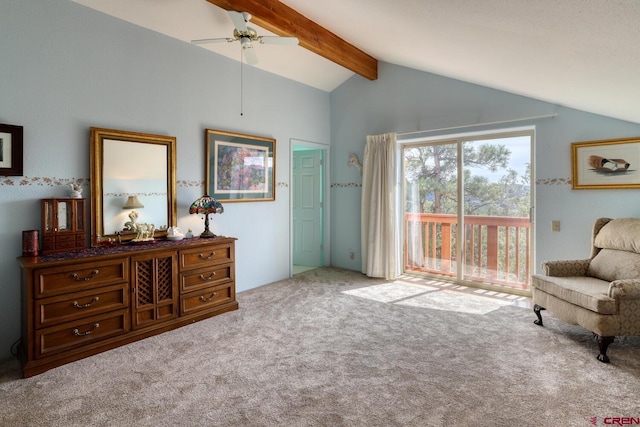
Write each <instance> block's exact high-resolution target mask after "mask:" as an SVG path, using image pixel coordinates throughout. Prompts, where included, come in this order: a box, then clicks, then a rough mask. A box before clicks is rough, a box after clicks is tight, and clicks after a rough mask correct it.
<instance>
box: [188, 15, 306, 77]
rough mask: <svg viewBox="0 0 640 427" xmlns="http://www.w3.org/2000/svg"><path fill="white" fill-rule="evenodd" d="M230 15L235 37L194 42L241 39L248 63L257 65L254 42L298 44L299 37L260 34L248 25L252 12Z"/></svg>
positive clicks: (218, 41)
mask: <svg viewBox="0 0 640 427" xmlns="http://www.w3.org/2000/svg"><path fill="white" fill-rule="evenodd" d="M229 17H230V18H231V21H232V22H233V26H234V27H235V29H234V30H233V37H227V38H215V39H200V40H191V43H193V44H208V43H220V42H229V43H230V42H235V41H239V42H240V46H241V47H242V52H243V53H244V56H245V58H246V59H247V63H248V64H250V65H255V64H257V63H258V56H257V55H256V53H255V51H254V50H253V44H252V42H255V41H257V42H259V43H262V44H279V45H297V44H298V38H297V37H279V36H259V35H258V33H257V32H256V30H255V29H253V28H251V27H249V26H247V24H248V23H249V20H250V19H251V14H250V13H248V12H235V11H229Z"/></svg>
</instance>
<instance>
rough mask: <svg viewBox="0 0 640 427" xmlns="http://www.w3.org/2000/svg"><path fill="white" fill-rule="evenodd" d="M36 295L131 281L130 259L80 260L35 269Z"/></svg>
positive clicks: (74, 290) (45, 295) (46, 295)
mask: <svg viewBox="0 0 640 427" xmlns="http://www.w3.org/2000/svg"><path fill="white" fill-rule="evenodd" d="M34 274H35V280H34V282H35V284H36V289H35V297H36V298H42V297H48V296H54V295H61V294H64V293H68V292H77V291H82V290H86V289H94V288H96V287H99V286H107V285H114V284H117V283H122V282H128V281H129V260H128V258H120V259H114V260H109V261H98V262H79V263H77V264H75V265H69V266H64V267H55V268H48V269H40V270H35V271H34Z"/></svg>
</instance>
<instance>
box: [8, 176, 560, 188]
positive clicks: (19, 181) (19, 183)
mask: <svg viewBox="0 0 640 427" xmlns="http://www.w3.org/2000/svg"><path fill="white" fill-rule="evenodd" d="M89 182H90V180H89V178H57V177H29V176H19V177H0V186H4V187H25V186H36V187H57V186H60V185H63V186H67V187H68V186H69V185H70V184H74V185H80V186H81V187H88V186H89ZM571 182H572V181H571V178H540V179H537V180H536V185H556V186H557V185H571ZM176 184H177V186H178V187H185V188H188V187H201V188H202V187H204V181H196V180H191V181H190V180H184V179H179V180H177V181H176ZM276 186H277V187H278V188H288V187H289V183H287V182H283V181H280V182H278V183H276ZM359 187H362V184H361V183H357V182H334V183H332V184H331V188H359Z"/></svg>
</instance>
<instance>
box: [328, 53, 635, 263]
mask: <svg viewBox="0 0 640 427" xmlns="http://www.w3.org/2000/svg"><path fill="white" fill-rule="evenodd" d="M470 66H472V65H470ZM378 72H379V78H378V80H376V81H366V80H364V79H362V78H358V77H353V78H351V79H350V80H348V81H347V82H345V83H344V84H342V85H341V86H340V87H339V88H337V89H336V90H334V91H333V92H332V94H331V144H332V147H331V156H332V158H331V164H332V181H331V264H332V265H334V266H337V267H343V268H348V269H352V270H360V268H361V252H360V196H361V188H360V187H359V186H358V185H360V184H361V182H362V180H361V178H360V176H359V174H358V172H357V170H356V169H355V168H354V167H350V166H348V165H347V160H348V157H349V154H350V153H356V154H357V155H358V156H359V157H360V159H362V156H363V152H364V146H365V141H366V135H376V134H381V133H386V132H398V133H405V132H414V131H418V130H427V129H440V128H447V127H455V126H465V125H469V124H475V123H489V122H495V121H502V120H511V119H517V118H524V117H531V116H541V115H546V114H553V113H557V114H558V115H557V117H555V118H552V119H549V118H547V119H539V120H533V121H523V122H514V123H509V124H502V125H494V126H484V127H477V128H475V129H473V128H464V129H460V130H450V131H442V132H439V133H430V134H429V136H433V135H437V134H446V133H459V132H462V131H470V130H485V129H499V128H505V127H516V126H525V125H526V126H531V125H534V126H535V127H536V155H535V168H536V171H535V173H536V187H535V191H536V200H535V205H536V217H537V220H536V229H535V230H536V233H535V237H536V252H535V255H536V261H535V262H536V266H537V265H538V264H539V263H540V261H543V260H546V259H567V258H584V257H587V256H588V255H589V248H590V246H589V245H590V237H591V236H590V232H591V226H592V224H593V221H594V220H595V219H596V218H598V217H601V216H609V217H625V216H636V217H638V216H640V191H639V190H600V191H596V190H572V189H571V184H570V181H569V180H570V178H571V143H572V142H576V141H589V140H598V139H611V138H619V137H632V136H640V126H639V125H638V124H635V123H629V122H625V121H620V120H615V119H611V118H607V117H603V116H598V115H594V114H589V113H585V112H581V111H577V110H574V109H570V108H563V107H560V106H557V105H553V104H549V103H546V102H541V101H537V100H534V99H531V98H526V97H522V96H518V95H514V94H510V93H506V92H501V91H498V90H494V89H490V88H486V87H482V86H478V85H474V84H470V83H465V82H461V81H458V80H454V79H449V78H445V77H442V76H437V75H433V74H429V73H423V72H419V71H415V70H411V69H408V68H404V67H400V66H395V65H391V64H385V63H381V64H380V66H379V70H378ZM558 90H562V88H561V87H559V88H558ZM552 220H559V221H560V222H561V231H560V232H551V221H552ZM352 249H353V250H355V253H356V256H355V259H354V260H351V259H350V257H349V252H350V250H352Z"/></svg>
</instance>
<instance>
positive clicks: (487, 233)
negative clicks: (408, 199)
mask: <svg viewBox="0 0 640 427" xmlns="http://www.w3.org/2000/svg"><path fill="white" fill-rule="evenodd" d="M529 228H530V221H529V218H522V217H503V216H479V215H465V216H464V233H460V227H459V226H458V217H457V216H456V215H448V214H426V213H406V214H405V228H404V236H405V240H404V266H405V270H406V271H420V272H426V273H433V274H439V275H444V276H449V277H456V275H457V268H458V267H457V259H456V258H457V256H458V255H457V254H458V246H457V245H458V242H459V241H460V239H462V240H463V243H464V246H463V248H464V250H463V252H462V253H463V255H462V258H463V259H462V279H464V280H470V281H475V282H481V283H489V284H493V285H501V286H507V287H511V288H515V289H523V290H528V289H529V275H530V265H529V251H530V237H529V234H530V233H529Z"/></svg>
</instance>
